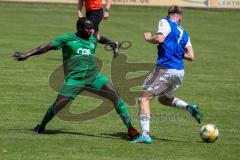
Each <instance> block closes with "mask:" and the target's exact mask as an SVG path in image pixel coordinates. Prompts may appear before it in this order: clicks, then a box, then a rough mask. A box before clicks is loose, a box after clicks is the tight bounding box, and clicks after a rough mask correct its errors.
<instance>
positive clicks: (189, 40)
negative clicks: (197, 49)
mask: <svg viewBox="0 0 240 160" xmlns="http://www.w3.org/2000/svg"><path fill="white" fill-rule="evenodd" d="M189 46H192V43H191V39H190V37H188V41H187V44H186V46H185V48H186V47H189Z"/></svg>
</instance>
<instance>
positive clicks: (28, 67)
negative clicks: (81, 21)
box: [0, 2, 240, 160]
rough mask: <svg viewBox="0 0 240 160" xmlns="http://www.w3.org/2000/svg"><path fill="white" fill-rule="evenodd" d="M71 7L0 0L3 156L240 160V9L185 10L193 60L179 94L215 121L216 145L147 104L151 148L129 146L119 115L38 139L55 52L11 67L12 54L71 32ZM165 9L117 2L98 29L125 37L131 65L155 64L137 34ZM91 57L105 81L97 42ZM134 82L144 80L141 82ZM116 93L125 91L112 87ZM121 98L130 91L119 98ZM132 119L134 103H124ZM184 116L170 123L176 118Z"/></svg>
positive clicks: (78, 105)
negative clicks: (94, 56) (98, 61)
mask: <svg viewBox="0 0 240 160" xmlns="http://www.w3.org/2000/svg"><path fill="white" fill-rule="evenodd" d="M75 8H76V6H75V5H56V4H14V3H4V2H0V33H1V34H0V37H1V38H0V54H1V58H0V59H1V62H0V69H1V74H0V99H1V100H0V114H1V115H0V160H31V159H34V160H38V159H39V160H40V159H41V160H42V159H44V160H48V159H49V160H50V159H51V160H53V159H58V160H75V159H76V160H77V159H83V160H87V159H94V160H102V159H104V160H123V159H124V160H141V159H142V160H146V159H149V160H155V159H163V160H175V159H176V160H207V159H211V160H215V159H216V160H219V159H224V160H236V159H240V158H239V157H240V153H239V150H240V126H239V124H240V118H239V117H240V116H239V113H240V108H239V106H238V104H239V102H240V101H239V95H240V91H239V88H240V81H239V79H240V71H239V66H240V58H239V53H240V45H239V42H240V29H239V26H240V11H239V10H235V11H234V10H224V11H221V10H204V9H198V10H194V9H185V13H184V20H183V24H182V25H183V27H184V28H185V29H186V30H187V31H188V33H189V34H190V35H191V41H192V43H193V46H194V49H195V53H196V61H195V62H194V63H188V62H187V63H186V77H185V81H184V83H183V85H182V87H181V88H180V89H179V90H178V92H177V96H178V97H180V98H182V99H184V100H186V101H187V102H191V103H192V102H195V103H198V104H200V106H201V109H202V112H203V113H204V122H203V123H204V124H205V123H212V124H215V125H216V126H217V127H218V128H219V131H220V137H219V140H218V141H217V142H216V143H213V144H207V143H203V142H202V141H201V140H200V138H199V130H200V127H201V125H198V124H197V123H196V122H195V121H194V120H193V119H191V118H189V114H188V113H187V112H185V111H183V110H177V109H174V108H168V107H164V106H162V105H160V104H158V102H157V100H154V101H153V103H152V113H153V115H152V117H154V118H153V119H152V122H151V134H152V136H153V144H152V145H145V144H130V143H129V142H127V141H126V139H125V138H124V137H125V135H124V134H125V133H124V132H125V131H126V129H125V127H124V126H123V125H122V123H121V121H120V119H119V118H118V116H117V114H116V113H115V111H112V112H110V113H108V114H106V115H104V116H101V117H99V118H97V119H92V120H88V121H83V122H80V121H74V122H69V121H68V122H67V121H63V120H61V119H59V118H55V119H54V120H52V121H51V122H50V123H49V125H48V126H47V129H48V132H47V134H44V135H33V134H32V132H31V129H32V128H33V127H34V126H35V125H36V124H37V123H39V121H40V120H41V118H42V116H43V115H44V113H45V111H46V109H47V107H48V105H49V104H50V103H52V102H53V101H54V100H55V97H56V94H57V93H56V92H55V91H54V90H52V89H51V88H50V87H49V84H48V78H49V76H50V75H51V73H52V72H53V71H54V69H56V68H57V67H58V66H59V65H60V64H61V54H60V51H54V52H49V53H47V54H45V55H41V56H36V57H32V58H30V59H28V60H27V61H25V62H16V61H13V59H12V57H11V55H12V53H13V52H14V51H16V50H17V51H26V50H28V49H32V48H33V47H36V46H39V45H40V44H44V43H46V42H48V41H49V40H51V39H53V38H55V37H56V36H58V35H61V34H63V33H71V32H73V31H75V21H76V9H75ZM165 15H166V8H157V7H155V8H150V7H148V8H143V7H140V8H137V7H120V6H115V7H113V8H112V11H111V19H109V20H108V21H105V22H103V23H102V25H101V33H102V34H103V35H106V36H107V37H109V38H112V39H115V40H131V41H132V42H133V46H132V48H130V49H129V50H128V51H125V52H126V53H127V56H128V61H129V63H133V62H138V63H154V62H155V59H156V55H155V54H154V52H156V48H155V46H154V45H150V44H147V43H145V42H144V40H143V32H145V31H152V32H155V31H156V29H157V23H158V20H159V18H160V17H164V16H165ZM97 57H98V58H100V59H102V61H103V63H104V66H103V72H104V73H105V74H107V75H108V76H109V77H110V65H111V61H112V56H111V54H109V53H106V51H104V49H103V46H101V45H99V48H98V49H97ZM139 85H140V84H139ZM118 87H122V86H118ZM125 96H126V95H125ZM99 103H101V101H100V100H95V99H91V98H88V97H81V96H79V97H78V98H77V99H76V101H75V102H74V103H73V105H72V108H71V111H72V112H73V113H80V112H83V111H87V110H90V109H91V108H94V107H95V106H97V105H98V104H99ZM129 110H130V113H131V115H132V117H133V123H134V125H135V126H138V121H137V119H136V117H137V113H138V108H137V105H136V104H135V105H132V106H130V107H129ZM181 115H182V117H185V118H180V119H175V118H174V117H176V116H181Z"/></svg>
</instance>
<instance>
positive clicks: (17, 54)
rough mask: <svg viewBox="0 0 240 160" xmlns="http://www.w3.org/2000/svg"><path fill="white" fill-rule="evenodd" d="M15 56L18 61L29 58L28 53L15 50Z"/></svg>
mask: <svg viewBox="0 0 240 160" xmlns="http://www.w3.org/2000/svg"><path fill="white" fill-rule="evenodd" d="M13 57H14V59H15V60H17V61H23V60H25V59H27V58H28V56H27V55H26V54H24V53H21V52H15V53H14V54H13Z"/></svg>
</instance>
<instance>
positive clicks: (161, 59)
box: [157, 18, 189, 70]
mask: <svg viewBox="0 0 240 160" xmlns="http://www.w3.org/2000/svg"><path fill="white" fill-rule="evenodd" d="M164 19H165V20H166V21H167V22H168V23H169V25H170V28H171V31H170V33H169V34H168V35H167V36H166V38H165V40H164V42H163V43H160V44H159V45H158V47H157V48H158V59H157V66H159V67H160V68H165V69H177V70H182V69H184V62H183V58H184V53H185V52H184V49H185V46H186V44H187V42H188V41H189V37H188V34H187V32H186V31H185V30H184V29H183V28H182V27H181V26H179V25H178V24H177V23H176V22H173V21H172V20H171V19H169V18H164Z"/></svg>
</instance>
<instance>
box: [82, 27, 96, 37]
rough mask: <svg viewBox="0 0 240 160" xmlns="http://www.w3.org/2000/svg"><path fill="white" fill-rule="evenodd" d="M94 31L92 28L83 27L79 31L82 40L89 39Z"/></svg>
mask: <svg viewBox="0 0 240 160" xmlns="http://www.w3.org/2000/svg"><path fill="white" fill-rule="evenodd" d="M93 32H94V29H93V27H92V26H85V27H84V28H83V29H81V30H80V35H81V36H82V37H83V38H90V37H91V35H93Z"/></svg>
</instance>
